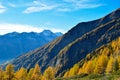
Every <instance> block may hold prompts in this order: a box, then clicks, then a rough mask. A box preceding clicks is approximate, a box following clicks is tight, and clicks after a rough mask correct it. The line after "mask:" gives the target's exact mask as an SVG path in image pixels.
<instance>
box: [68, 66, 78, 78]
mask: <svg viewBox="0 0 120 80" xmlns="http://www.w3.org/2000/svg"><path fill="white" fill-rule="evenodd" d="M78 70H79V65H78V64H75V65H74V66H73V67H72V68H71V69H70V71H69V76H74V75H76V74H77V73H78Z"/></svg>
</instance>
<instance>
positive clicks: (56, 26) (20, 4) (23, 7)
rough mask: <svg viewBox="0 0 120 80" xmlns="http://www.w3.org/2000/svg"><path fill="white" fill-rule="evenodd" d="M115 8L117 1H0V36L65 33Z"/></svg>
mask: <svg viewBox="0 0 120 80" xmlns="http://www.w3.org/2000/svg"><path fill="white" fill-rule="evenodd" d="M117 8H120V0H114V1H113V0H0V34H5V33H8V32H13V31H17V32H31V31H34V32H41V31H42V30H44V29H50V30H52V31H53V32H58V31H61V32H63V33H65V32H67V31H68V30H69V29H71V28H72V27H73V26H75V25H76V24H77V23H79V22H86V21H90V20H95V19H98V18H101V17H103V16H105V15H106V14H108V13H110V12H112V11H114V10H116V9H117Z"/></svg>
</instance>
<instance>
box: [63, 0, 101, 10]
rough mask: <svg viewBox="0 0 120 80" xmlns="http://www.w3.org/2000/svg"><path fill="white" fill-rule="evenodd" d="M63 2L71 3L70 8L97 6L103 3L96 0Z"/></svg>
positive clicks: (66, 0)
mask: <svg viewBox="0 0 120 80" xmlns="http://www.w3.org/2000/svg"><path fill="white" fill-rule="evenodd" d="M64 2H66V3H67V4H71V6H69V8H72V10H79V9H86V8H97V7H100V6H103V4H101V3H98V0H64Z"/></svg>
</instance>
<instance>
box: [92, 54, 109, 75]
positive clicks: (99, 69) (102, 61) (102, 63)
mask: <svg viewBox="0 0 120 80" xmlns="http://www.w3.org/2000/svg"><path fill="white" fill-rule="evenodd" d="M96 63H97V64H96V66H95V70H94V72H95V73H99V74H103V73H104V72H105V69H106V66H107V63H108V57H107V56H106V55H104V54H102V55H101V56H100V57H99V58H98V60H97V62H96Z"/></svg>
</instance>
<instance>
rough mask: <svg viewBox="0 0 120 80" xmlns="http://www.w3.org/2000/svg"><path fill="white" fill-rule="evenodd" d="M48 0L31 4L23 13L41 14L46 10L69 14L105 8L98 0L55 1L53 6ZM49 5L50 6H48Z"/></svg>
mask: <svg viewBox="0 0 120 80" xmlns="http://www.w3.org/2000/svg"><path fill="white" fill-rule="evenodd" d="M49 2H50V1H48V0H44V1H43V0H41V1H40V0H36V1H33V2H32V3H29V5H28V7H27V8H26V9H25V10H24V11H23V13H33V12H40V11H44V10H54V11H59V12H68V11H74V10H80V9H86V8H96V7H100V6H103V4H101V3H98V0H97V1H96V0H61V2H57V1H55V0H54V2H52V1H51V2H52V4H49ZM48 4H49V5H48Z"/></svg>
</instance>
